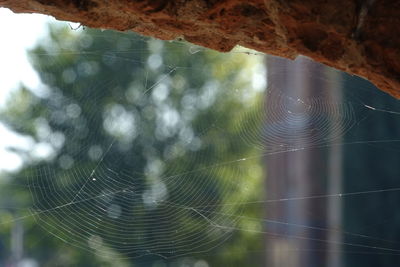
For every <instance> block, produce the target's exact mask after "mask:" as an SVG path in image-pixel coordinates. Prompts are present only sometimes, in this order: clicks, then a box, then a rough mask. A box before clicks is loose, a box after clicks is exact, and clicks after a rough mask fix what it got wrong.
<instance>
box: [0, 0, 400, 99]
mask: <svg viewBox="0 0 400 267" xmlns="http://www.w3.org/2000/svg"><path fill="white" fill-rule="evenodd" d="M0 6H3V7H8V8H10V9H12V10H13V11H14V12H28V13H42V14H49V15H52V16H54V17H56V18H57V19H60V20H68V21H75V22H80V23H81V24H83V25H87V26H90V27H96V28H105V29H116V30H121V31H125V30H132V31H135V32H138V33H141V34H144V35H149V36H154V37H157V38H160V39H165V40H168V39H175V38H178V37H183V38H185V39H186V40H187V41H189V42H192V43H195V44H198V45H202V46H205V47H209V48H213V49H216V50H219V51H229V50H231V49H232V48H233V47H234V46H235V45H237V44H238V45H241V46H245V47H248V48H252V49H255V50H258V51H261V52H265V53H267V54H272V55H277V56H282V57H288V58H295V57H296V56H297V55H305V56H308V57H311V58H313V59H314V60H316V61H319V62H322V63H324V64H327V65H329V66H332V67H335V68H337V69H340V70H344V71H346V72H349V73H352V74H356V75H359V76H362V77H364V78H366V79H368V80H370V81H371V82H372V83H374V84H375V85H376V86H377V87H379V88H380V89H382V90H384V91H386V92H388V93H389V94H391V95H393V96H395V97H397V98H400V1H398V0H379V1H375V0H325V1H321V0H0Z"/></svg>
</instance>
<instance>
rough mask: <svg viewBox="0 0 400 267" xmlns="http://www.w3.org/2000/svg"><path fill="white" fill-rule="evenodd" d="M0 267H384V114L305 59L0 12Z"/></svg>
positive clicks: (386, 101) (392, 163)
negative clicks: (215, 48)
mask: <svg viewBox="0 0 400 267" xmlns="http://www.w3.org/2000/svg"><path fill="white" fill-rule="evenodd" d="M0 34H1V36H2V42H1V44H0V58H1V62H0V92H1V100H0V122H1V124H0V135H1V137H0V192H1V194H0V266H26V267H28V266H154V267H156V266H157V267H161V266H193V267H206V266H272V267H274V266H283V267H287V266H307V267H313V266H318V267H321V266H327V267H334V266H395V264H396V262H398V260H399V255H400V249H399V248H398V245H399V241H398V240H400V233H399V226H398V221H399V220H400V215H399V212H397V210H396V207H397V204H398V202H399V200H400V192H399V191H400V182H399V181H398V180H399V174H400V164H399V162H400V161H399V159H400V157H399V149H400V146H399V144H398V143H399V141H400V139H399V138H398V136H399V133H400V126H398V125H400V124H399V122H400V108H399V104H398V101H397V100H396V99H393V98H391V97H390V96H388V95H386V94H384V93H382V92H380V91H379V90H377V89H376V88H374V87H373V86H372V85H371V84H370V83H368V82H366V81H365V80H363V79H361V78H358V77H353V76H350V75H347V74H344V73H341V72H339V71H336V70H333V69H330V68H328V67H325V66H323V65H320V64H318V63H315V62H313V61H311V60H309V59H307V58H304V57H299V58H297V59H296V60H295V61H290V60H286V59H282V58H277V57H272V56H265V55H263V54H261V53H259V52H256V51H251V50H248V49H245V48H241V47H237V48H235V49H234V50H233V51H232V52H230V53H224V54H223V53H218V52H215V51H211V50H207V49H204V48H201V47H198V46H194V45H191V44H188V43H186V42H184V41H182V40H175V41H160V40H155V39H152V38H147V37H143V36H139V35H136V34H134V33H130V32H115V31H109V30H95V29H88V28H85V27H83V26H80V25H79V24H73V23H68V22H57V21H55V20H54V19H51V18H48V17H44V16H38V15H16V14H12V13H11V12H10V11H8V10H5V9H0Z"/></svg>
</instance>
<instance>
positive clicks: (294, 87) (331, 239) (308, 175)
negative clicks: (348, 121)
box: [265, 57, 342, 267]
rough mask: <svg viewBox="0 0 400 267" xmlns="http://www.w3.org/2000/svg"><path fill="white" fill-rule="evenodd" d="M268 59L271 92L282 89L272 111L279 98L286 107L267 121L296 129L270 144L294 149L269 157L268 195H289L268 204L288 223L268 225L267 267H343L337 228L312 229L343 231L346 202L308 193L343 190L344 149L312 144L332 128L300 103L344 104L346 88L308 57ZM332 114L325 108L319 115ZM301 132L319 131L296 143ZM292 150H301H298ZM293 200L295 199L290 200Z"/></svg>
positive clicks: (270, 97) (269, 211) (270, 101)
mask: <svg viewBox="0 0 400 267" xmlns="http://www.w3.org/2000/svg"><path fill="white" fill-rule="evenodd" d="M267 60H268V63H267V68H268V84H269V85H270V88H269V90H272V92H273V91H276V90H279V92H280V93H279V99H277V97H276V95H275V94H274V93H273V94H269V93H268V94H267V96H266V107H267V109H268V107H270V106H271V105H274V104H275V105H276V103H277V102H279V101H281V102H282V104H285V105H284V106H283V105H282V106H281V107H280V109H281V110H282V113H279V114H280V116H281V117H280V118H277V116H273V118H272V119H271V117H268V114H267V118H266V124H267V125H268V124H269V125H271V124H275V125H277V124H283V123H293V124H294V125H291V126H290V127H291V128H290V129H289V126H288V128H286V129H288V131H289V130H290V131H293V132H287V133H284V132H283V133H282V132H281V133H282V136H276V139H275V140H279V138H281V140H280V141H281V144H279V143H271V144H269V143H267V144H266V148H267V150H268V151H282V150H284V149H285V147H287V150H288V152H284V153H276V154H272V155H268V156H267V159H266V168H267V178H266V179H267V180H266V194H267V199H268V200H280V199H283V201H272V202H267V203H266V216H267V218H268V219H269V220H271V221H275V222H282V223H273V222H268V223H266V226H265V227H266V232H268V233H269V234H267V236H266V251H267V253H266V266H268V267H287V266H290V267H324V266H326V267H339V266H341V264H340V263H341V260H340V254H339V253H337V251H338V250H339V248H340V247H339V245H338V243H340V240H341V235H340V234H339V233H338V232H337V231H332V232H329V231H318V230H315V229H311V228H310V227H319V228H329V229H340V225H341V212H342V211H341V200H340V198H317V199H315V198H307V197H308V196H317V195H327V194H334V193H337V192H341V190H340V189H341V157H342V156H341V148H340V147H339V146H332V147H325V148H312V146H318V144H317V143H315V142H316V140H317V141H318V140H319V139H321V140H322V137H325V135H326V134H327V133H326V132H325V130H326V129H320V128H318V125H315V128H314V127H313V120H316V117H313V114H311V112H308V111H309V110H307V109H304V110H302V109H300V108H299V107H298V106H297V104H298V103H299V102H300V103H306V104H307V105H308V104H310V103H311V104H312V103H313V100H317V99H319V100H321V101H327V102H326V103H327V104H329V103H331V102H333V103H335V102H336V103H338V101H340V99H341V94H340V91H341V90H340V89H341V88H340V86H338V82H337V77H336V76H337V75H339V74H338V73H337V72H336V73H335V72H333V71H332V70H329V69H327V68H325V67H323V66H321V65H320V64H317V63H315V62H312V61H310V60H308V59H306V58H299V59H297V60H296V61H288V60H286V59H281V58H276V57H268V59H267ZM310 74H311V75H310ZM321 77H323V78H322V79H321ZM335 81H336V82H335ZM332 87H337V88H332ZM291 112H298V114H297V115H298V116H297V118H300V119H298V120H289V119H288V118H289V117H287V114H288V113H291ZM314 115H315V114H314ZM326 115H327V114H324V113H323V111H321V114H318V116H326ZM271 120H273V121H271ZM328 120H329V122H333V121H334V120H340V118H339V117H334V116H333V117H329V118H328ZM267 127H268V126H267ZM269 127H271V126H269ZM328 127H329V126H328ZM296 131H298V132H303V133H304V132H306V131H314V133H313V134H312V135H311V134H310V135H309V136H308V135H306V137H307V138H302V136H301V135H300V134H299V136H298V137H299V138H298V139H297V140H294V141H293V142H291V141H290V140H288V138H287V136H291V134H294V136H296V135H295V133H296ZM328 131H329V128H328ZM329 134H330V133H329V132H328V135H329ZM315 136H320V137H317V138H315ZM303 137H304V136H303ZM326 137H328V138H329V136H326ZM291 148H296V151H292V150H291ZM302 197H304V198H303V199H302ZM290 198H295V200H288V201H286V200H284V199H290ZM286 223H287V224H286ZM316 240H322V241H316ZM335 251H336V252H335Z"/></svg>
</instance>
